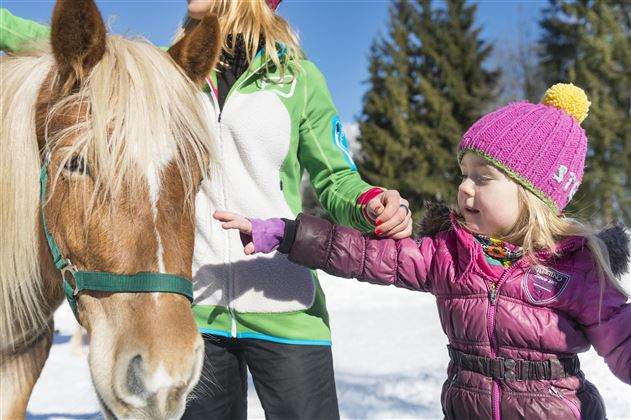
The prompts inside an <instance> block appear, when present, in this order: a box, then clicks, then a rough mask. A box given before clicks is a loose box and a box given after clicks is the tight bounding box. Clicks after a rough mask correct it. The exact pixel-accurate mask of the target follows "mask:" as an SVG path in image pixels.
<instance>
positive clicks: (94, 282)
mask: <svg viewBox="0 0 631 420" xmlns="http://www.w3.org/2000/svg"><path fill="white" fill-rule="evenodd" d="M49 161H50V154H49V153H47V154H46V158H45V160H44V163H43V165H42V171H41V173H40V177H39V179H40V199H41V204H42V205H41V208H42V226H43V228H44V235H46V241H47V242H48V248H49V249H50V253H51V254H52V256H53V261H54V262H55V266H56V267H57V268H58V269H59V270H60V271H61V276H62V279H63V289H64V293H65V295H66V299H67V300H68V304H69V305H70V308H72V312H73V313H74V316H75V318H76V319H77V321H79V317H78V311H77V296H78V295H79V293H80V292H81V291H83V290H93V291H98V292H123V293H176V294H179V295H182V296H185V297H186V298H187V299H188V300H189V301H190V302H191V303H192V302H193V283H192V282H191V281H190V280H189V279H186V278H184V277H182V276H178V275H175V274H166V273H147V272H144V273H137V274H133V275H125V274H114V273H109V272H100V271H79V270H77V268H76V267H75V266H74V265H73V264H72V262H70V260H69V259H68V258H64V256H63V255H62V253H61V250H60V249H59V246H58V245H57V242H56V241H55V238H54V237H53V235H52V234H51V233H50V230H49V229H48V224H47V223H46V214H45V213H46V212H45V211H44V210H45V207H46V184H47V182H48V163H49ZM68 273H69V274H71V275H72V277H73V278H74V286H73V285H72V284H71V283H70V282H69V281H68V279H66V274H68Z"/></svg>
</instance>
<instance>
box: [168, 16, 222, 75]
mask: <svg viewBox="0 0 631 420" xmlns="http://www.w3.org/2000/svg"><path fill="white" fill-rule="evenodd" d="M220 51H221V31H220V29H219V20H218V19H217V16H215V15H208V16H205V17H204V18H203V19H202V20H201V21H200V22H199V24H198V25H197V26H196V27H195V28H193V30H191V31H190V32H189V33H188V34H186V35H185V36H184V37H183V38H182V39H180V40H179V41H178V42H176V43H175V44H174V45H173V46H172V47H171V48H169V51H168V53H169V55H170V56H171V58H173V60H174V61H175V62H176V63H177V65H178V66H180V67H181V68H182V70H184V73H186V75H187V76H188V77H189V78H190V79H191V80H192V81H193V83H195V84H196V85H197V86H201V85H202V84H203V83H204V80H205V79H206V77H207V76H208V74H210V72H211V70H212V69H213V68H214V67H215V66H216V65H217V61H218V60H219V53H220Z"/></svg>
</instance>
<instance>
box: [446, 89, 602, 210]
mask: <svg viewBox="0 0 631 420" xmlns="http://www.w3.org/2000/svg"><path fill="white" fill-rule="evenodd" d="M589 105H590V102H589V101H588V100H587V96H586V95H585V92H583V90H582V89H580V88H578V87H576V86H574V85H572V84H556V85H554V86H552V87H551V88H550V89H548V91H547V92H546V94H545V95H544V97H543V100H542V103H541V104H536V105H535V104H531V103H529V102H526V101H524V102H518V103H513V104H509V105H506V106H504V107H502V108H500V109H498V110H497V111H495V112H492V113H490V114H487V115H485V116H484V117H482V118H480V119H479V120H478V121H477V122H476V123H475V124H473V125H472V126H471V128H469V130H467V132H466V133H465V134H464V136H463V137H462V140H460V144H459V146H458V159H459V160H460V159H461V158H462V155H463V154H464V153H465V152H474V153H477V154H479V155H482V156H483V157H485V158H486V159H488V160H489V161H491V162H492V163H493V164H494V165H495V166H497V167H499V168H500V169H502V170H503V171H505V172H506V174H507V175H509V176H510V177H512V178H513V179H515V180H516V181H517V182H519V183H520V184H522V185H523V186H524V187H526V188H528V189H529V190H530V191H532V192H533V193H534V194H535V195H536V196H537V197H539V198H541V199H542V200H543V201H544V202H545V203H546V204H548V206H550V207H551V208H552V209H553V210H555V211H557V212H558V211H561V210H563V208H565V206H566V205H567V203H568V202H569V201H570V200H571V199H572V196H573V195H574V193H575V192H576V190H577V189H578V186H579V185H580V183H581V181H582V180H583V168H584V166H585V154H586V153H587V136H586V135H585V130H583V128H582V127H581V126H580V123H581V122H582V121H583V119H585V117H586V116H587V111H588V109H589Z"/></svg>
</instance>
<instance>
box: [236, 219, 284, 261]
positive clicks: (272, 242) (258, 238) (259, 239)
mask: <svg viewBox="0 0 631 420" xmlns="http://www.w3.org/2000/svg"><path fill="white" fill-rule="evenodd" d="M248 220H249V221H250V223H252V235H245V234H243V233H242V234H241V243H242V244H243V246H246V245H247V244H248V243H249V242H254V251H255V252H262V253H264V254H268V253H270V252H272V251H275V250H276V249H278V247H279V245H280V243H281V242H282V241H283V237H284V236H285V222H284V221H282V220H281V219H279V218H277V217H274V218H272V219H266V220H261V219H248Z"/></svg>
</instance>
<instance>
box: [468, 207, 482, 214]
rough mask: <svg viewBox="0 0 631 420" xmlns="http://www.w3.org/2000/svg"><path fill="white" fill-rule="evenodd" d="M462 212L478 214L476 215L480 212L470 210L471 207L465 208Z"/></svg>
mask: <svg viewBox="0 0 631 420" xmlns="http://www.w3.org/2000/svg"><path fill="white" fill-rule="evenodd" d="M464 211H465V212H466V213H470V214H478V213H480V210H476V209H474V208H471V207H465V209H464Z"/></svg>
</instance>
